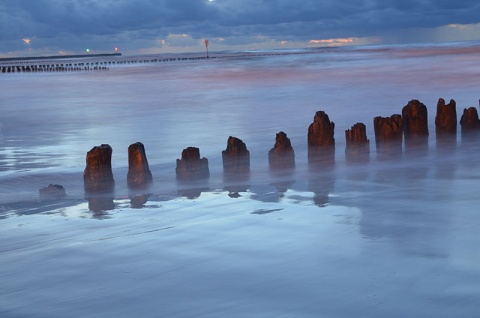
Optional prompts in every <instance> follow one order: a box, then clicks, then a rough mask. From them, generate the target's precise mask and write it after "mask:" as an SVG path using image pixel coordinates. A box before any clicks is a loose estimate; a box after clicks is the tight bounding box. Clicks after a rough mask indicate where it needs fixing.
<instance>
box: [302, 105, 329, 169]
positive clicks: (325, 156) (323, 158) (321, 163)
mask: <svg viewBox="0 0 480 318" xmlns="http://www.w3.org/2000/svg"><path fill="white" fill-rule="evenodd" d="M334 134H335V123H334V122H332V121H330V118H329V117H328V115H327V114H326V113H325V112H324V111H318V112H316V114H315V116H314V118H313V123H312V124H311V125H310V126H309V127H308V162H309V163H310V164H313V165H315V166H317V167H319V168H322V167H325V168H326V167H329V166H332V165H333V164H334V163H335V138H334Z"/></svg>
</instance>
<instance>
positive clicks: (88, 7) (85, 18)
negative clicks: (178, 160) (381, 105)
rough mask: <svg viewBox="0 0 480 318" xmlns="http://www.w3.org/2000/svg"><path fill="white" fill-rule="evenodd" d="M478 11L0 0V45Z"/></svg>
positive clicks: (397, 0)
mask: <svg viewBox="0 0 480 318" xmlns="http://www.w3.org/2000/svg"><path fill="white" fill-rule="evenodd" d="M479 11H480V3H478V2H476V1H474V0H455V1H453V0H363V1H362V0H343V1H338V0H322V1H319V0H242V1H239V0H214V1H212V2H209V1H208V0H2V1H1V2H0V50H2V51H1V52H3V51H5V48H6V47H8V48H11V47H15V46H17V47H21V46H22V45H24V44H22V42H21V38H22V37H31V38H34V39H36V41H32V46H33V45H34V44H35V43H42V45H43V44H44V45H47V44H48V43H49V41H51V42H50V45H52V46H54V45H58V46H59V47H61V46H62V44H58V43H59V42H62V41H65V42H67V43H68V42H71V43H81V42H85V41H89V40H90V41H97V40H98V41H106V40H109V41H110V38H111V37H112V38H115V39H111V41H112V42H114V41H117V42H119V41H125V42H128V41H129V40H131V41H133V40H135V41H139V40H140V38H142V39H143V40H145V41H147V40H148V39H151V40H153V39H158V38H162V37H166V36H168V34H170V33H188V34H191V35H192V36H193V37H194V38H197V39H198V38H202V37H212V38H213V37H229V36H231V37H232V38H238V39H240V38H241V39H246V37H252V36H259V35H265V36H269V37H274V38H292V37H296V38H298V39H313V38H332V37H350V36H355V37H367V36H377V35H382V34H388V33H399V32H403V31H405V30H413V29H415V28H434V27H438V26H442V25H446V24H451V23H456V24H462V23H478V22H480V17H478V14H477V13H478V12H479ZM405 34H412V32H409V31H405ZM55 42H56V43H57V44H55ZM63 45H67V44H63ZM71 45H73V44H71ZM76 45H80V44H76ZM1 52H0V53H1Z"/></svg>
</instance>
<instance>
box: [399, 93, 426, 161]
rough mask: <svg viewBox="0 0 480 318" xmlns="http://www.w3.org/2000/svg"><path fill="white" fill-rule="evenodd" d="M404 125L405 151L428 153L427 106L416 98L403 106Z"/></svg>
mask: <svg viewBox="0 0 480 318" xmlns="http://www.w3.org/2000/svg"><path fill="white" fill-rule="evenodd" d="M402 126H403V134H404V137H405V153H406V154H412V155H426V154H427V153H428V135H429V133H428V111H427V106H425V105H424V104H422V103H421V102H420V101H418V100H416V99H414V100H411V101H409V102H408V104H407V105H406V106H404V107H403V108H402Z"/></svg>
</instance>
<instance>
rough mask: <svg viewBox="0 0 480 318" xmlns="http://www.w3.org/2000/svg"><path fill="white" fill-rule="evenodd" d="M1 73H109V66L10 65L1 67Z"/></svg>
mask: <svg viewBox="0 0 480 318" xmlns="http://www.w3.org/2000/svg"><path fill="white" fill-rule="evenodd" d="M0 69H1V73H47V72H88V71H108V70H109V68H108V67H107V66H92V67H90V66H71V65H70V66H68V65H66V66H63V65H62V66H58V65H57V66H55V65H10V66H1V67H0Z"/></svg>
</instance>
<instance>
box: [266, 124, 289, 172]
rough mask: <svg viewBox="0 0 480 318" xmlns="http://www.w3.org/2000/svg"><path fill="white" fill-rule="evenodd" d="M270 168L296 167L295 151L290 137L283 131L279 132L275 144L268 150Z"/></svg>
mask: <svg viewBox="0 0 480 318" xmlns="http://www.w3.org/2000/svg"><path fill="white" fill-rule="evenodd" d="M268 163H269V166H270V169H273V170H283V169H293V168H295V152H294V150H293V147H292V143H291V142H290V139H289V138H288V137H287V134H286V133H284V132H283V131H281V132H279V133H277V135H276V137H275V145H274V146H273V148H272V149H270V151H269V152H268Z"/></svg>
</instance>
